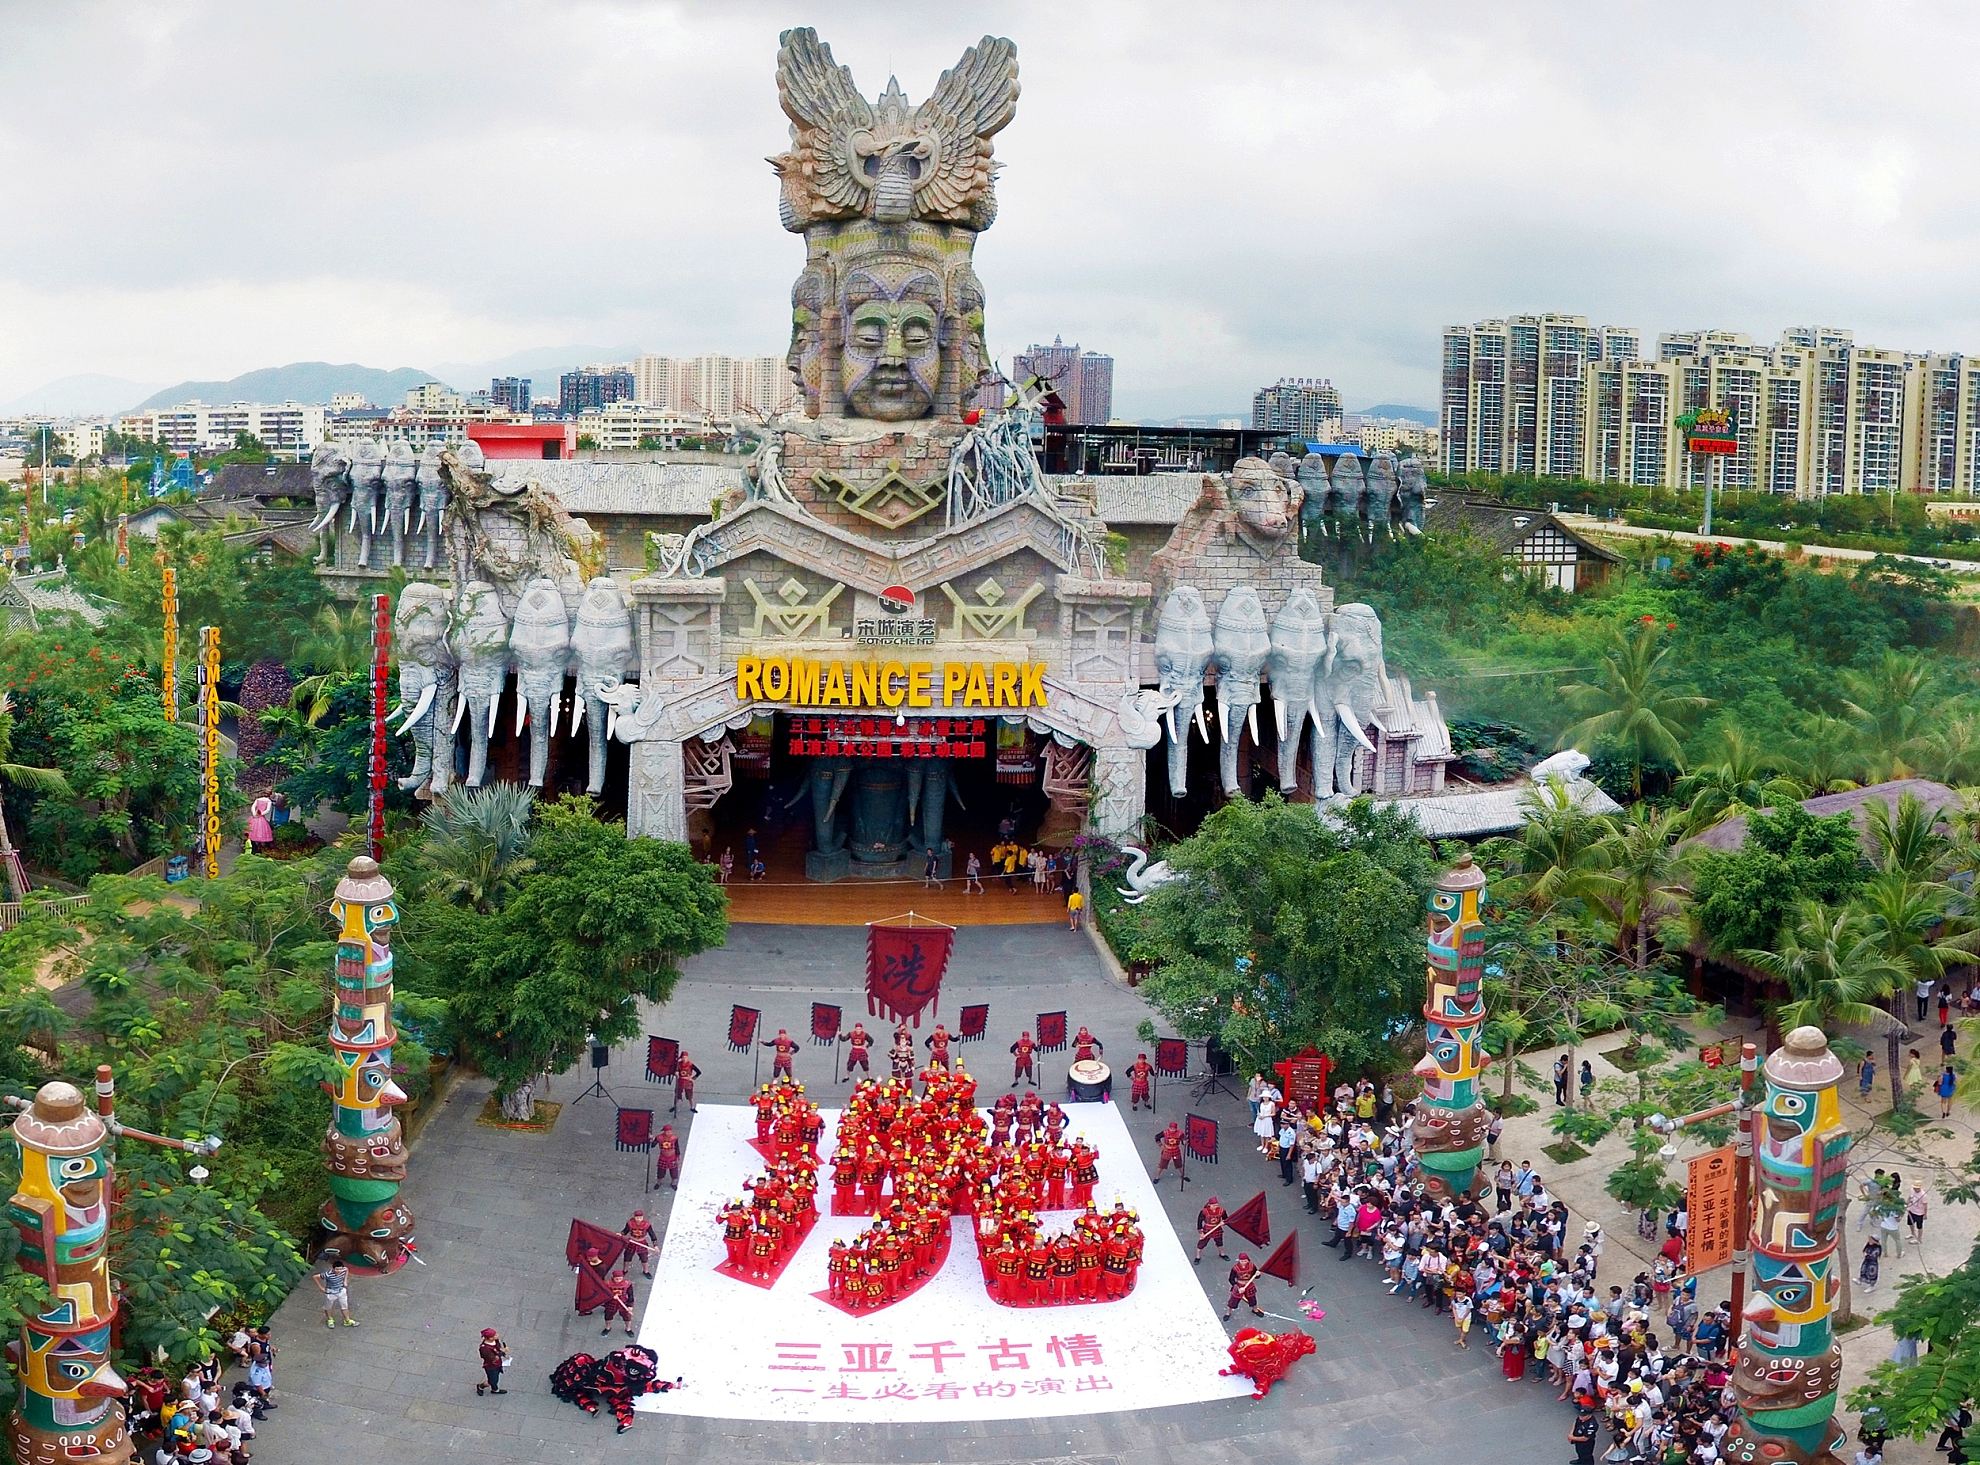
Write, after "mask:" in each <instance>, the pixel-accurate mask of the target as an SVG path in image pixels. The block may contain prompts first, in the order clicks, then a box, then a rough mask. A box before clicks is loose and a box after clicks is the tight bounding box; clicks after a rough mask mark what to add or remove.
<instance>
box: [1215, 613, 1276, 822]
mask: <svg viewBox="0 0 1980 1465" xmlns="http://www.w3.org/2000/svg"><path fill="white" fill-rule="evenodd" d="M1211 646H1212V650H1211V661H1212V663H1213V664H1214V665H1215V666H1216V668H1217V730H1218V733H1219V734H1220V741H1219V743H1218V745H1217V772H1218V775H1219V777H1220V778H1221V780H1222V782H1223V788H1224V792H1225V793H1226V794H1236V793H1237V791H1238V737H1239V735H1240V733H1241V732H1242V731H1243V729H1244V727H1245V726H1246V725H1247V724H1249V726H1250V728H1251V741H1252V743H1253V744H1254V745H1256V744H1257V742H1258V703H1259V701H1260V700H1261V698H1262V697H1263V695H1264V694H1263V692H1262V691H1261V689H1260V686H1259V673H1260V672H1262V671H1263V670H1264V669H1265V660H1266V657H1267V656H1268V655H1269V654H1270V652H1271V649H1272V643H1271V637H1270V635H1269V633H1268V631H1267V629H1266V625H1265V606H1264V604H1263V602H1261V601H1260V600H1259V598H1258V592H1257V591H1256V590H1253V589H1252V588H1251V587H1250V586H1249V585H1239V586H1237V587H1236V588H1235V589H1233V590H1231V591H1229V592H1228V593H1227V594H1226V595H1225V596H1224V603H1223V604H1222V605H1220V606H1218V607H1217V624H1216V626H1215V628H1214V629H1213V630H1212V632H1211Z"/></svg>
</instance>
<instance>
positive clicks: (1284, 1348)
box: [1218, 1328, 1314, 1399]
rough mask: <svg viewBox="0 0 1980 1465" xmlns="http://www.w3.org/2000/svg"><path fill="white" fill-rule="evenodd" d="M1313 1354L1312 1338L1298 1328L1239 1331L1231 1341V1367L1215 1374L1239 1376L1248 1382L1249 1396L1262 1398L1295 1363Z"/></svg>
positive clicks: (1244, 1329) (1246, 1329)
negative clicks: (1275, 1330)
mask: <svg viewBox="0 0 1980 1465" xmlns="http://www.w3.org/2000/svg"><path fill="white" fill-rule="evenodd" d="M1313 1351H1314V1342H1313V1339H1312V1338H1310V1337H1308V1336H1307V1335H1306V1334H1305V1333H1302V1332H1301V1331H1300V1330H1299V1329H1298V1328H1288V1329H1287V1330H1286V1331H1285V1332H1283V1333H1267V1332H1263V1331H1261V1330H1260V1329H1258V1328H1239V1329H1238V1335H1237V1337H1235V1338H1233V1339H1232V1340H1231V1366H1230V1367H1229V1368H1226V1369H1220V1370H1218V1373H1219V1376H1220V1377H1221V1376H1226V1375H1230V1374H1242V1375H1243V1376H1244V1377H1246V1378H1248V1379H1250V1380H1251V1397H1252V1398H1254V1399H1262V1398H1264V1397H1265V1396H1266V1395H1267V1394H1269V1393H1271V1392H1272V1385H1274V1384H1276V1383H1277V1382H1278V1381H1279V1380H1280V1379H1282V1378H1284V1377H1285V1376H1286V1374H1287V1372H1288V1371H1289V1370H1290V1369H1291V1368H1292V1366H1293V1365H1294V1364H1295V1363H1297V1362H1299V1360H1300V1359H1302V1358H1304V1357H1306V1355H1307V1354H1309V1353H1311V1352H1313Z"/></svg>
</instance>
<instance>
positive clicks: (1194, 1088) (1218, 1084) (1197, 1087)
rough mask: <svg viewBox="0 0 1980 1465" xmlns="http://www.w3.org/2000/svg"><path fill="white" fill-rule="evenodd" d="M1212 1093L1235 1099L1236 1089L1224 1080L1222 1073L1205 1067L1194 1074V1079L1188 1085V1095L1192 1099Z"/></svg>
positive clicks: (1199, 1098)
mask: <svg viewBox="0 0 1980 1465" xmlns="http://www.w3.org/2000/svg"><path fill="white" fill-rule="evenodd" d="M1212 1094H1223V1095H1224V1096H1225V1097H1226V1098H1231V1099H1235V1098H1236V1097H1237V1090H1235V1089H1233V1088H1232V1087H1231V1086H1230V1085H1229V1084H1227V1083H1225V1082H1224V1075H1223V1074H1221V1073H1217V1072H1214V1071H1213V1070H1211V1069H1208V1068H1206V1069H1204V1070H1203V1072H1201V1073H1199V1074H1198V1075H1197V1076H1196V1081H1195V1082H1194V1083H1192V1084H1191V1085H1190V1086H1189V1096H1190V1097H1191V1098H1192V1099H1198V1100H1201V1099H1207V1098H1209V1097H1210V1095H1212Z"/></svg>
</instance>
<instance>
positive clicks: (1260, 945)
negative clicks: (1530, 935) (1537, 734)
mask: <svg viewBox="0 0 1980 1465" xmlns="http://www.w3.org/2000/svg"><path fill="white" fill-rule="evenodd" d="M1165 854H1166V858H1167V859H1168V861H1169V864H1170V865H1171V867H1172V868H1174V869H1175V870H1177V871H1178V872H1179V873H1180V874H1181V875H1183V876H1184V877H1185V878H1183V879H1181V880H1177V881H1173V882H1171V883H1169V884H1167V885H1164V886H1162V887H1160V888H1158V889H1157V890H1156V892H1155V893H1154V894H1153V895H1151V896H1150V897H1149V898H1148V900H1147V901H1146V902H1144V903H1143V904H1142V905H1141V907H1140V908H1139V910H1138V911H1137V915H1138V917H1139V919H1138V920H1137V921H1136V923H1135V934H1134V935H1133V937H1132V938H1131V945H1130V949H1129V955H1130V957H1131V958H1132V959H1136V960H1144V959H1145V960H1148V961H1150V962H1152V963H1156V965H1154V968H1153V970H1152V971H1151V972H1150V973H1149V975H1148V977H1147V978H1145V979H1144V980H1143V982H1142V985H1141V990H1142V992H1143V993H1144V994H1145V995H1146V996H1147V997H1148V999H1149V1000H1150V1001H1151V1002H1153V1003H1154V1005H1155V1006H1156V1007H1157V1008H1158V1009H1160V1011H1161V1012H1162V1014H1163V1015H1164V1016H1165V1017H1167V1018H1168V1019H1169V1021H1170V1022H1172V1023H1173V1024H1174V1025H1175V1027H1176V1030H1177V1031H1178V1032H1180V1033H1182V1034H1183V1035H1184V1036H1185V1037H1191V1038H1216V1039H1217V1040H1218V1041H1219V1042H1220V1043H1222V1044H1223V1046H1224V1047H1225V1048H1226V1049H1228V1050H1229V1051H1230V1052H1231V1053H1233V1054H1235V1055H1237V1056H1238V1057H1239V1058H1240V1059H1241V1060H1242V1061H1244V1062H1246V1063H1248V1064H1252V1065H1254V1066H1255V1065H1257V1064H1260V1063H1264V1062H1266V1061H1269V1060H1273V1059H1277V1058H1280V1057H1283V1056H1284V1055H1285V1054H1287V1053H1292V1052H1297V1051H1298V1050H1299V1049H1300V1048H1301V1047H1303V1046H1304V1045H1306V1044H1308V1043H1311V1044H1313V1045H1314V1046H1315V1047H1317V1048H1319V1049H1320V1050H1321V1051H1323V1052H1325V1053H1327V1054H1328V1055H1330V1056H1331V1057H1332V1058H1333V1059H1334V1060H1335V1062H1336V1063H1338V1064H1340V1065H1342V1066H1343V1068H1344V1069H1346V1070H1350V1071H1351V1070H1353V1069H1357V1068H1362V1067H1366V1066H1368V1065H1371V1064H1374V1063H1377V1062H1380V1061H1382V1060H1383V1059H1384V1058H1385V1056H1386V1043H1387V1041H1388V1038H1389V1036H1390V1034H1392V1033H1393V1032H1396V1031H1399V1030H1400V1028H1401V1027H1402V1026H1403V1025H1404V1024H1406V1023H1407V1022H1409V1021H1410V1019H1411V1017H1412V1015H1413V1014H1414V1013H1415V1012H1416V1011H1417V1009H1418V1008H1419V1007H1420V1005H1421V1000H1422V990H1423V986H1422V984H1423V899H1424V896H1425V894H1426V893H1427V892H1428V890H1429V888H1430V885H1431V883H1432V881H1433V880H1434V878H1435V875H1436V861H1435V858H1434V856H1433V854H1432V852H1431V849H1430V847H1429V845H1428V844H1427V843H1426V842H1425V841H1424V840H1423V838H1422V836H1421V834H1420V833H1419V832H1418V831H1417V828H1416V825H1415V822H1414V821H1413V820H1412V819H1411V818H1410V817H1409V816H1408V815H1407V814H1399V813H1397V812H1395V811H1393V810H1386V809H1378V808H1376V807H1375V806H1373V805H1372V804H1370V803H1368V802H1367V801H1366V800H1355V801H1354V802H1352V803H1350V804H1348V805H1346V806H1344V807H1343V808H1341V809H1338V810H1335V811H1332V812H1331V814H1330V817H1328V818H1326V819H1319V818H1315V817H1314V811H1313V810H1312V809H1311V808H1310V807H1307V806H1305V805H1292V804H1287V803H1285V802H1284V801H1283V800H1281V799H1280V798H1279V796H1278V795H1277V794H1268V795H1267V796H1266V797H1265V799H1264V800H1263V801H1262V802H1259V803H1255V804H1254V803H1251V802H1249V801H1247V800H1243V799H1239V800H1235V801H1233V802H1232V803H1229V804H1226V805H1225V806H1224V807H1223V808H1221V809H1219V810H1217V811H1216V812H1215V813H1213V814H1211V815H1210V817H1209V818H1207V819H1205V820H1204V821H1203V824H1202V827H1201V828H1200V829H1199V830H1198V831H1197V833H1196V834H1195V835H1193V836H1191V837H1190V838H1189V839H1186V840H1183V841H1182V842H1181V843H1180V844H1177V845H1175V846H1174V847H1173V848H1171V849H1169V850H1168V851H1166V852H1165Z"/></svg>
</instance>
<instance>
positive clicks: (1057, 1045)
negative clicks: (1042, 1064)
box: [1032, 1012, 1066, 1053]
mask: <svg viewBox="0 0 1980 1465" xmlns="http://www.w3.org/2000/svg"><path fill="white" fill-rule="evenodd" d="M1032 1032H1033V1033H1035V1034H1037V1036H1038V1051H1039V1052H1040V1053H1059V1052H1063V1051H1064V1050H1065V1046H1066V1015H1065V1013H1064V1012H1041V1013H1039V1014H1038V1024H1037V1026H1036V1027H1034V1028H1032Z"/></svg>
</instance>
